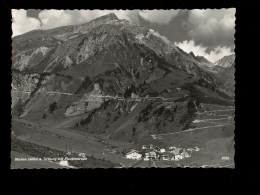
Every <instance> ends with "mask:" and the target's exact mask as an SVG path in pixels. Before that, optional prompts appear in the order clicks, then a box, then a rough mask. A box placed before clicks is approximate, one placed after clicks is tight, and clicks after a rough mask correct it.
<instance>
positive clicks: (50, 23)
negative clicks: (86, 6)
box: [12, 10, 139, 36]
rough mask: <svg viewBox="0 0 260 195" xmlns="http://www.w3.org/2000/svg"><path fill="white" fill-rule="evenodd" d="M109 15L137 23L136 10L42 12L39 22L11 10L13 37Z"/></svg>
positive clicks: (21, 12)
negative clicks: (112, 14) (35, 30)
mask: <svg viewBox="0 0 260 195" xmlns="http://www.w3.org/2000/svg"><path fill="white" fill-rule="evenodd" d="M109 13H115V14H116V16H117V17H118V18H119V19H127V20H130V21H132V22H135V23H139V15H138V10H133V11H132V10H42V11H41V12H40V13H39V15H38V17H39V20H37V19H35V18H31V17H28V16H27V13H26V10H12V14H13V24H12V30H13V36H16V35H20V34H23V33H26V32H28V31H31V30H34V29H51V28H56V27H59V26H67V25H77V24H82V23H86V22H89V21H91V20H93V19H95V18H97V17H100V16H103V15H106V14H109Z"/></svg>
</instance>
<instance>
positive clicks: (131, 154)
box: [125, 150, 142, 160]
mask: <svg viewBox="0 0 260 195" xmlns="http://www.w3.org/2000/svg"><path fill="white" fill-rule="evenodd" d="M125 157H126V158H127V159H134V160H139V159H141V158H142V154H139V153H138V152H137V151H136V150H131V151H130V152H128V153H126V154H125Z"/></svg>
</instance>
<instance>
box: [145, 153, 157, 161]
mask: <svg viewBox="0 0 260 195" xmlns="http://www.w3.org/2000/svg"><path fill="white" fill-rule="evenodd" d="M156 158H157V155H156V153H155V152H147V153H145V154H144V160H145V161H148V160H155V159H156Z"/></svg>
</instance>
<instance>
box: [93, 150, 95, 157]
mask: <svg viewBox="0 0 260 195" xmlns="http://www.w3.org/2000/svg"><path fill="white" fill-rule="evenodd" d="M92 156H93V158H94V157H95V149H92Z"/></svg>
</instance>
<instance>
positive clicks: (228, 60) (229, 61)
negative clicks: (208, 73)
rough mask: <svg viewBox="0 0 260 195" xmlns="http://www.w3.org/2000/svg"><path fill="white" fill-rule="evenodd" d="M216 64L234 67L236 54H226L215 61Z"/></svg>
mask: <svg viewBox="0 0 260 195" xmlns="http://www.w3.org/2000/svg"><path fill="white" fill-rule="evenodd" d="M215 66H221V67H224V68H227V67H234V66H235V54H233V55H229V56H224V57H223V58H221V59H220V60H218V61H217V62H215Z"/></svg>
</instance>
